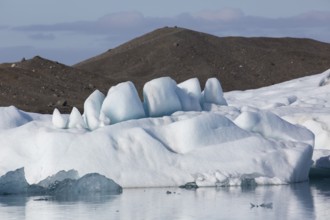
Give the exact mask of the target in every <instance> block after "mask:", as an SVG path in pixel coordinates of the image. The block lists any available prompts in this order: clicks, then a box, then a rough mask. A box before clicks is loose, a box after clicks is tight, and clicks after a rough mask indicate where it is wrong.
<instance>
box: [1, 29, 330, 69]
mask: <svg viewBox="0 0 330 220" xmlns="http://www.w3.org/2000/svg"><path fill="white" fill-rule="evenodd" d="M175 27H177V28H182V29H187V30H191V31H197V30H193V29H189V28H185V27H179V26H164V27H159V28H156V29H153V30H151V31H149V32H146V33H143V34H141V35H137V36H135V37H133V38H131V39H128V40H127V41H125V42H122V43H119V44H118V45H116V46H114V47H111V48H104V50H103V51H102V50H101V51H99V52H96V53H95V54H92V53H91V54H89V55H90V56H88V57H86V58H85V59H82V60H77V59H74V60H77V61H75V62H72V63H66V62H61V61H59V60H55V59H51V58H50V57H47V56H43V55H40V54H38V53H36V54H34V55H31V56H21V58H20V59H17V60H8V61H4V62H1V60H0V64H1V63H15V62H20V61H21V60H22V59H26V60H29V59H33V58H34V57H38V56H39V57H41V58H44V59H47V60H51V61H55V62H59V63H62V64H65V65H67V66H73V65H75V64H77V63H79V62H82V61H85V60H87V59H90V58H93V57H95V56H98V55H100V54H102V53H105V52H107V51H108V50H111V49H114V48H116V47H120V46H121V45H123V44H125V43H127V42H129V41H132V40H134V39H136V38H139V37H141V36H143V35H146V34H148V33H151V32H153V31H156V30H158V29H162V28H175ZM197 32H201V33H205V34H210V35H213V36H216V37H219V38H226V37H233V38H278V39H281V38H283V39H284V38H291V39H308V40H313V41H318V42H321V43H327V44H330V41H329V42H326V41H321V40H317V39H313V38H307V37H290V36H281V37H272V36H234V35H232V36H217V35H215V34H211V33H206V32H203V31H197ZM36 52H37V51H36ZM77 55H78V54H77ZM77 57H79V55H78V56H77Z"/></svg>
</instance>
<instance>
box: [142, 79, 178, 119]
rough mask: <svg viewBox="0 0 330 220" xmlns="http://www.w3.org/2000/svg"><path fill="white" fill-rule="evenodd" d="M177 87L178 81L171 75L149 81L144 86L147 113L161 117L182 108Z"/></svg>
mask: <svg viewBox="0 0 330 220" xmlns="http://www.w3.org/2000/svg"><path fill="white" fill-rule="evenodd" d="M177 89H178V87H177V85H176V82H175V81H174V80H173V79H171V78H170V77H162V78H158V79H153V80H151V81H149V82H147V83H146V84H145V85H144V87H143V99H144V105H145V108H146V112H147V115H149V116H150V117H159V116H164V115H170V114H172V113H174V112H176V111H180V110H182V107H181V103H180V99H179V97H178V95H177Z"/></svg>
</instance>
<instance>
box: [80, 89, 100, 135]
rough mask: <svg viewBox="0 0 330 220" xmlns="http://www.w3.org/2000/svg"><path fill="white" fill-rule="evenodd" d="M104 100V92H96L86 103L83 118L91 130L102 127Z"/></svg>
mask: <svg viewBox="0 0 330 220" xmlns="http://www.w3.org/2000/svg"><path fill="white" fill-rule="evenodd" d="M104 98H105V96H104V94H103V93H102V92H100V91H99V90H95V91H94V92H93V93H92V94H91V95H90V96H89V97H88V98H87V99H86V101H85V103H84V115H83V118H84V120H85V123H86V125H87V127H88V128H89V129H90V130H95V129H97V128H98V127H99V126H100V111H101V107H102V103H103V101H104Z"/></svg>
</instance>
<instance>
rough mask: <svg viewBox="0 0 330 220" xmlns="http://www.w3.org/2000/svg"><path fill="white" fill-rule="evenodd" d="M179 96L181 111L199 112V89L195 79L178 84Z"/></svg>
mask: <svg viewBox="0 0 330 220" xmlns="http://www.w3.org/2000/svg"><path fill="white" fill-rule="evenodd" d="M178 87H179V88H178V89H177V95H178V96H179V99H180V102H181V106H182V110H183V111H201V110H202V108H201V105H200V102H201V94H202V93H201V87H200V84H199V81H198V79H197V78H193V79H188V80H186V81H184V82H182V83H180V84H178Z"/></svg>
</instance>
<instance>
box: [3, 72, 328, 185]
mask: <svg viewBox="0 0 330 220" xmlns="http://www.w3.org/2000/svg"><path fill="white" fill-rule="evenodd" d="M329 74H330V71H328V72H325V73H322V74H319V75H315V76H310V77H305V78H301V79H296V80H292V81H289V82H285V83H282V84H278V85H274V86H270V87H267V88H261V89H257V90H249V91H234V92H229V93H222V89H221V85H220V83H219V82H218V81H217V80H216V79H214V78H213V79H210V80H209V81H208V82H207V85H206V87H205V90H204V91H203V92H201V89H200V85H199V82H198V80H197V81H196V79H192V80H188V81H185V82H184V83H179V84H176V82H175V81H173V80H172V79H170V78H166V77H165V78H160V79H155V80H152V81H150V82H148V83H147V84H146V85H145V87H144V91H143V95H144V103H143V104H142V102H141V101H140V100H139V99H137V97H136V94H137V93H136V91H135V88H134V86H132V84H131V83H124V84H121V85H119V86H116V87H114V88H113V89H110V90H109V93H108V94H107V96H105V95H104V94H102V93H100V92H99V91H95V92H94V93H93V94H92V95H91V96H90V97H89V98H88V99H87V100H86V102H85V105H84V114H83V115H82V116H81V115H80V113H79V112H77V110H73V111H72V113H71V115H70V116H69V115H60V114H59V112H57V111H56V110H55V111H54V114H53V116H49V115H38V114H30V113H24V112H21V111H19V110H17V109H15V108H13V107H8V108H1V110H0V114H1V115H0V118H3V117H7V119H6V120H5V122H4V123H3V124H1V128H2V130H1V132H0V176H2V175H4V174H5V173H7V172H9V171H12V170H16V169H17V168H21V167H24V170H25V176H26V179H27V182H28V183H29V184H31V183H38V182H40V181H41V180H44V179H46V178H47V177H49V176H52V175H54V174H56V173H57V172H59V171H61V170H71V169H74V170H77V171H78V173H79V176H83V175H86V174H88V173H99V174H101V175H105V176H106V177H108V178H110V179H112V180H114V181H115V182H116V183H118V184H119V185H121V186H123V187H161V186H180V185H184V184H185V183H188V182H196V183H197V185H199V186H227V185H255V184H285V183H292V182H300V181H305V180H307V179H308V173H309V169H310V166H311V165H312V160H311V159H312V154H313V150H314V136H315V150H314V161H315V163H314V164H322V166H328V165H329V163H327V159H328V161H329V156H328V155H330V153H329V152H330V138H329V137H330V136H329V132H330V130H329V127H330V126H329V122H330V116H329V113H330V111H329V107H330V104H329V101H328V100H329V98H328V97H330V96H329V95H330V94H329V93H330V84H328V83H327V80H328V78H330V77H329ZM115 94H118V96H124V97H123V98H120V97H117V96H116V95H115ZM219 104H220V105H219ZM227 104H228V105H227ZM121 108H125V109H123V111H120V109H121ZM127 108H130V109H132V111H127ZM142 108H143V109H142ZM142 110H144V113H145V115H146V116H152V117H143V116H144V115H143V111H142ZM201 110H203V111H201ZM121 113H122V114H121ZM8 115H9V116H8ZM11 115H13V117H11ZM8 117H9V118H8ZM128 119H131V120H128ZM112 120H113V121H112ZM111 121H112V122H111ZM289 122H290V123H289ZM1 123H2V122H1ZM15 123H16V124H15ZM306 127H307V128H308V129H310V130H311V131H312V132H311V131H310V130H308V129H306ZM315 151H316V152H317V153H315ZM315 155H318V156H315ZM320 159H322V160H320ZM329 167H330V166H329Z"/></svg>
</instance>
